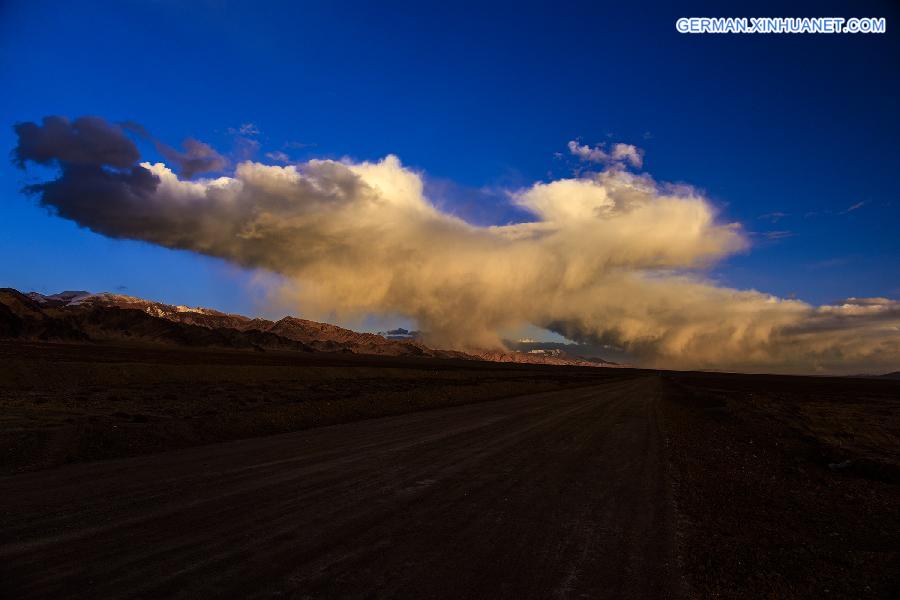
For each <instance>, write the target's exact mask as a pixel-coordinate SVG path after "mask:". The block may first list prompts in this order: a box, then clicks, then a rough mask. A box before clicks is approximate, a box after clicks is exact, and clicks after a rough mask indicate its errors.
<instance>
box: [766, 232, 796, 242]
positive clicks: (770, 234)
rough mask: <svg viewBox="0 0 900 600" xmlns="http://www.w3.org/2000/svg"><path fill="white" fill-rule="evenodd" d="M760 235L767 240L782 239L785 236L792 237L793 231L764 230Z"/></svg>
mask: <svg viewBox="0 0 900 600" xmlns="http://www.w3.org/2000/svg"><path fill="white" fill-rule="evenodd" d="M762 235H763V237H764V238H766V239H767V240H783V239H785V238H789V237H794V232H793V231H787V230H780V231H764V232H763V234H762Z"/></svg>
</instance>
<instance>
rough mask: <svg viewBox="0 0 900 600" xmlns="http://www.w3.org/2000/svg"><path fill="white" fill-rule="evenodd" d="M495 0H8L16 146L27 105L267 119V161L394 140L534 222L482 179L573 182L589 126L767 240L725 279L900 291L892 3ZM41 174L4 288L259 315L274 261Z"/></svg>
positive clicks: (8, 240)
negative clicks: (705, 31)
mask: <svg viewBox="0 0 900 600" xmlns="http://www.w3.org/2000/svg"><path fill="white" fill-rule="evenodd" d="M482 4H483V3H471V4H460V3H440V4H436V5H435V6H434V7H430V8H424V7H422V6H419V5H417V3H410V4H406V5H404V4H398V3H340V4H338V3H297V2H291V3H288V2H284V3H277V2H260V1H255V2H224V1H216V2H213V1H209V2H191V3H186V2H128V1H126V2H107V3H97V2H78V3H74V2H73V3H45V2H39V1H29V2H15V1H12V2H5V3H3V4H2V5H0V88H2V89H3V90H4V92H3V94H0V124H5V125H3V127H2V128H0V147H2V148H5V149H7V151H8V150H11V149H12V148H13V147H14V145H15V143H16V141H15V137H14V135H13V132H12V125H13V124H14V123H16V122H19V121H36V120H39V119H40V118H41V117H43V116H44V115H50V114H60V115H67V116H70V117H76V116H79V115H86V114H87V115H99V116H102V117H104V118H107V119H110V120H113V121H121V120H126V119H131V120H135V121H138V122H140V123H141V124H143V125H144V126H146V127H147V128H148V129H149V130H150V131H152V132H153V134H154V135H155V136H157V137H159V138H161V139H163V140H165V141H166V142H168V143H170V144H173V145H175V144H178V143H180V142H181V140H183V139H184V138H186V137H188V136H193V137H196V138H198V139H200V140H203V141H205V142H208V143H210V144H212V145H213V146H215V147H216V148H218V149H219V150H220V151H222V152H226V153H229V152H230V153H232V156H235V155H237V154H240V153H241V152H243V151H244V150H245V149H242V148H241V147H240V143H241V142H240V137H241V136H240V134H235V133H234V130H235V129H238V128H240V126H241V125H242V124H246V123H252V124H253V125H254V127H255V128H256V129H258V131H259V133H258V134H255V135H254V136H253V137H254V138H255V139H256V140H258V141H259V143H260V149H259V152H258V153H257V155H256V157H257V158H258V159H261V160H265V158H264V156H265V154H266V153H267V152H276V151H281V152H285V153H288V154H289V155H290V156H291V158H293V159H295V160H302V159H308V158H311V157H342V156H350V157H353V158H355V159H377V158H380V157H382V156H384V155H385V154H388V153H394V154H397V155H398V156H399V157H400V158H401V159H402V160H403V161H404V163H405V164H408V165H412V166H414V167H415V168H417V169H421V170H422V171H424V172H425V173H426V174H427V176H428V178H429V181H430V184H429V185H430V188H429V189H430V190H432V193H433V195H434V197H435V198H436V200H437V201H439V202H440V203H441V205H442V206H443V207H444V208H446V209H447V210H450V211H452V212H455V213H457V214H459V215H461V216H463V217H465V218H467V219H470V220H472V221H476V222H480V223H504V222H507V221H510V220H516V219H519V218H521V217H522V215H521V214H520V213H518V212H516V211H515V210H512V209H510V208H508V207H507V206H506V205H505V204H504V200H503V198H502V195H499V194H489V193H484V192H483V191H482V192H478V191H477V190H479V189H481V188H517V187H523V186H525V185H528V184H530V183H532V182H534V181H538V180H546V179H548V178H558V177H562V176H565V175H567V174H569V169H571V167H572V165H571V163H570V162H568V161H560V160H558V159H556V158H554V153H556V152H565V151H566V142H567V141H568V140H571V139H575V138H578V139H580V140H582V141H583V142H585V143H595V142H601V141H609V142H625V143H631V144H635V145H637V146H639V147H641V148H643V149H644V150H645V151H646V157H645V162H644V170H646V171H647V172H648V173H650V174H652V175H653V177H654V178H656V179H657V180H661V181H673V182H686V183H690V184H692V185H694V186H697V187H699V188H701V189H703V190H704V191H705V192H706V194H707V195H708V196H709V197H710V198H711V199H712V200H713V201H714V202H715V203H716V204H717V205H718V206H719V207H720V209H721V211H722V219H723V220H726V221H739V222H741V223H742V224H743V225H744V227H745V229H746V230H747V231H749V232H753V233H752V234H751V236H750V238H751V241H752V247H751V248H750V249H749V250H748V251H747V252H745V253H742V254H739V255H737V256H734V257H731V258H729V259H728V260H727V261H725V262H724V263H721V264H719V265H717V266H716V268H715V269H714V270H713V271H712V273H711V274H710V276H711V277H712V278H714V279H715V280H717V281H719V282H721V283H722V284H724V285H728V286H733V287H737V288H742V289H743V288H755V289H759V290H762V291H767V292H772V293H774V294H777V295H780V296H791V295H796V296H797V297H798V298H801V299H804V300H807V301H810V302H813V303H816V304H818V303H826V302H831V301H834V300H837V299H840V298H844V297H848V296H887V297H892V298H897V297H900V241H898V238H900V236H897V233H896V232H897V225H896V223H897V222H898V221H900V198H898V196H897V193H898V192H897V190H898V189H900V169H898V167H900V145H898V143H897V140H900V111H898V110H897V98H898V96H900V76H898V73H900V37H898V35H897V33H895V29H896V27H897V25H898V24H900V20H898V19H897V17H898V16H900V13H898V11H897V10H896V8H894V7H892V6H891V4H890V3H888V2H872V3H861V2H853V3H851V2H845V3H828V2H824V3H823V2H816V3H809V4H808V5H807V6H805V7H804V6H800V5H799V4H798V5H796V6H794V7H792V8H791V9H790V11H788V12H785V10H784V9H783V8H779V7H778V6H777V5H772V6H769V7H766V6H764V5H761V4H759V3H753V4H748V5H746V6H744V7H739V6H738V5H737V4H734V5H729V6H730V8H729V9H728V10H727V11H725V10H724V9H722V8H719V9H716V8H715V4H710V5H706V6H704V5H703V4H700V3H690V4H688V3H683V4H680V3H668V2H666V3H658V4H656V5H654V4H653V3H646V4H645V5H643V6H641V7H639V8H633V9H631V8H626V7H623V6H621V4H620V3H616V4H613V5H611V6H608V7H602V6H599V5H598V4H599V3H593V2H592V3H584V4H578V3H560V2H554V3H534V4H532V3H525V4H523V3H505V4H497V5H493V6H490V7H485V6H483V5H482ZM681 16H845V17H851V16H884V17H886V18H887V20H888V33H887V34H885V35H868V36H866V35H832V36H823V35H819V36H814V35H795V36H780V37H779V36H712V35H704V36H688V35H682V34H678V33H677V32H676V31H675V28H674V22H675V20H676V18H678V17H681ZM42 174H45V173H42V172H41V171H40V170H36V169H29V170H28V171H26V172H23V171H21V170H19V169H18V168H16V167H15V166H14V165H13V164H12V163H11V162H9V161H0V253H2V256H3V257H4V260H3V261H0V285H3V286H11V287H16V288H19V289H25V290H31V289H36V290H40V291H45V292H47V291H58V290H61V289H72V288H81V289H89V290H94V291H100V290H110V291H123V292H125V293H129V294H134V295H139V296H145V297H150V298H154V299H158V300H163V301H168V302H173V303H180V304H191V305H206V306H214V307H217V308H221V309H224V310H231V311H238V312H245V313H247V312H259V311H260V310H262V309H261V308H260V304H259V300H260V298H259V293H258V292H257V291H254V290H255V288H254V286H253V285H252V279H253V275H252V274H248V273H244V272H241V271H240V270H239V269H237V268H235V267H232V266H230V265H228V264H226V263H224V262H222V261H218V260H214V259H209V258H205V257H199V256H196V255H193V254H190V253H187V252H178V251H172V250H166V249H162V248H159V247H154V246H151V245H148V244H145V243H140V242H128V241H114V240H109V239H106V238H104V237H102V236H99V235H97V234H94V233H90V232H88V231H86V230H83V229H80V228H78V227H77V226H76V225H74V224H73V223H70V222H67V221H63V220H61V219H58V218H55V217H53V216H51V215H48V213H47V212H46V211H45V210H43V209H40V208H38V207H36V206H34V202H33V201H32V200H30V199H29V198H28V197H27V196H25V195H23V194H22V193H21V192H20V189H21V187H22V186H23V185H25V184H27V183H29V182H33V181H35V180H36V178H39V177H40V176H41V175H42ZM854 206H856V207H857V208H855V209H853V210H850V209H851V207H854ZM779 214H781V215H783V216H777V215H779ZM763 215H776V216H770V217H763Z"/></svg>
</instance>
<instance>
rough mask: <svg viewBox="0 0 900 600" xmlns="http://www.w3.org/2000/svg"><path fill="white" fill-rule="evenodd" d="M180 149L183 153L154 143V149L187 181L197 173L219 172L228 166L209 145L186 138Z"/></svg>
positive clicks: (157, 142)
mask: <svg viewBox="0 0 900 600" xmlns="http://www.w3.org/2000/svg"><path fill="white" fill-rule="evenodd" d="M182 147H183V148H184V151H183V152H180V151H178V150H176V149H175V148H172V147H171V146H167V145H166V144H163V143H162V142H159V141H156V149H157V150H159V153H160V154H162V155H163V156H164V157H165V158H166V160H168V161H169V162H172V163H175V165H177V166H178V170H179V172H180V173H181V174H182V175H184V176H185V177H187V178H188V179H191V178H192V177H193V176H194V175H197V174H198V173H208V172H210V171H220V170H222V169H224V168H225V167H226V166H228V161H227V160H226V159H225V157H224V156H222V155H221V154H219V153H218V152H216V151H215V150H214V149H213V148H212V146H210V145H209V144H204V143H203V142H201V141H198V140H195V139H193V138H188V139H186V140H185V141H184V142H183V143H182Z"/></svg>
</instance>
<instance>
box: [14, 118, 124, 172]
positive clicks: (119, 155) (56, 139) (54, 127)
mask: <svg viewBox="0 0 900 600" xmlns="http://www.w3.org/2000/svg"><path fill="white" fill-rule="evenodd" d="M42 123H43V124H42V125H38V124H37V123H32V122H27V123H18V124H16V125H15V126H14V127H13V128H14V129H15V132H16V135H18V136H19V143H18V145H17V146H16V148H15V149H14V150H13V161H14V162H15V163H16V164H17V165H19V166H20V167H23V168H24V166H25V162H26V161H29V160H30V161H33V162H36V163H40V164H50V163H53V162H59V163H60V164H70V165H94V166H100V165H109V166H112V167H116V168H120V169H125V168H128V167H130V166H132V165H133V164H134V163H136V162H137V161H138V160H139V159H140V152H138V149H137V146H136V145H135V144H134V142H133V141H132V140H131V139H129V138H128V137H127V136H126V135H125V132H124V131H123V130H122V127H120V126H119V125H116V124H113V123H109V122H108V121H105V120H104V119H101V118H100V117H79V118H77V119H75V120H74V121H70V120H69V119H67V118H66V117H60V116H50V117H44V118H43V120H42Z"/></svg>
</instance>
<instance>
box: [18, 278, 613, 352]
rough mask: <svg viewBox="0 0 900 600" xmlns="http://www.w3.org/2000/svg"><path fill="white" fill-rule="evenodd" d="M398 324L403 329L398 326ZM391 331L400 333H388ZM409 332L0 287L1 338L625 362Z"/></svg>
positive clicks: (107, 296) (103, 295)
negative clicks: (462, 345)
mask: <svg viewBox="0 0 900 600" xmlns="http://www.w3.org/2000/svg"><path fill="white" fill-rule="evenodd" d="M398 331H399V330H398ZM388 333H389V334H394V333H395V332H393V331H392V332H388ZM403 333H404V335H378V334H374V333H361V332H356V331H352V330H350V329H345V328H343V327H338V326H336V325H330V324H328V323H319V322H316V321H310V320H307V319H300V318H297V317H291V316H288V317H284V318H283V319H280V320H277V321H270V320H267V319H261V318H250V317H246V316H243V315H236V314H228V313H224V312H220V311H217V310H213V309H209V308H200V307H197V308H192V307H187V306H177V305H171V304H164V303H161V302H154V301H151V300H144V299H142V298H136V297H133V296H127V295H123V294H113V293H109V292H103V293H96V294H95V293H90V292H87V291H66V292H61V293H58V294H50V295H44V294H40V293H37V292H30V293H22V292H19V291H18V290H15V289H12V288H0V338H7V339H9V338H12V339H20V340H35V341H59V342H95V343H101V342H142V343H153V344H174V345H179V346H190V347H212V348H230V349H239V350H241V349H243V350H258V351H265V350H279V351H294V352H305V353H352V354H368V355H380V356H404V357H411V356H418V357H431V358H457V359H467V360H485V361H493V362H514V363H529V364H552V365H575V366H591V367H598V366H605V367H613V366H620V365H616V364H615V363H611V362H608V361H605V360H603V359H600V358H584V357H578V356H572V355H569V354H566V353H563V352H559V351H555V350H554V351H549V352H546V353H544V352H541V351H532V352H515V351H507V350H470V351H467V352H460V351H456V350H440V349H435V348H431V347H429V346H427V345H425V344H424V343H422V342H421V341H419V340H418V339H417V337H416V336H415V335H408V334H410V333H414V332H407V331H405V330H403Z"/></svg>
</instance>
